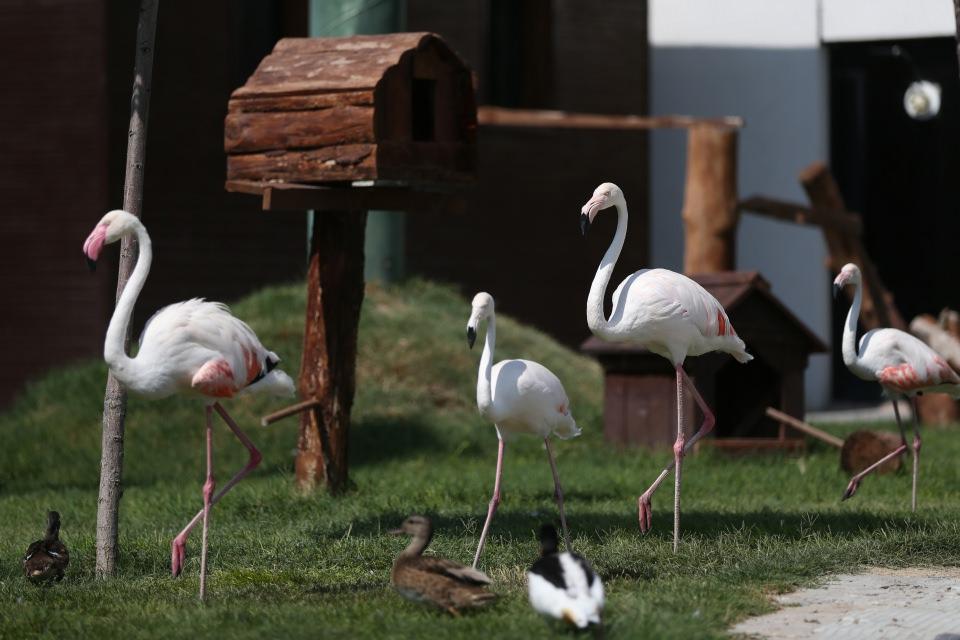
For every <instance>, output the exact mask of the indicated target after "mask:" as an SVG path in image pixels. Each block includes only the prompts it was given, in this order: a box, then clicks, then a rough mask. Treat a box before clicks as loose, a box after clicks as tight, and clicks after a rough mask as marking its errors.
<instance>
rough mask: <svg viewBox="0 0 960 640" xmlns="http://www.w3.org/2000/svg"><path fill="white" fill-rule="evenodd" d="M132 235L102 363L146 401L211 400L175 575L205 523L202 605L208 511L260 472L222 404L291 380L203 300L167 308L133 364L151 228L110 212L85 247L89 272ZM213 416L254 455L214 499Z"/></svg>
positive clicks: (285, 389)
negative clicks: (192, 508)
mask: <svg viewBox="0 0 960 640" xmlns="http://www.w3.org/2000/svg"><path fill="white" fill-rule="evenodd" d="M130 235H134V236H136V238H137V242H138V243H139V245H140V257H139V258H138V259H137V265H136V267H135V268H134V270H133V274H132V275H131V277H130V280H129V282H128V283H127V286H126V287H125V288H124V290H123V294H122V295H121V296H120V300H119V301H118V302H117V306H116V309H115V310H114V312H113V317H112V318H111V319H110V325H109V326H108V327H107V335H106V339H105V341H104V345H103V358H104V360H106V362H107V365H108V366H109V367H110V371H111V373H113V375H114V376H115V377H116V378H117V380H119V381H120V383H122V384H123V386H124V387H126V389H127V390H129V391H131V392H133V393H136V394H138V395H141V396H145V397H147V398H164V397H167V396H170V395H173V394H175V393H189V394H193V395H199V396H201V397H203V398H204V400H205V402H206V455H207V477H206V482H205V483H204V485H203V509H201V510H200V511H199V512H198V513H197V515H196V516H194V518H193V519H192V520H191V521H190V522H189V523H188V524H187V526H186V527H184V529H183V530H182V531H181V532H180V533H179V534H178V535H177V537H176V538H174V539H173V542H172V544H171V571H172V573H173V575H174V576H178V575H180V572H181V570H182V568H183V562H184V559H185V556H186V542H187V536H189V534H190V530H191V529H192V528H193V527H194V526H195V525H196V524H197V522H198V520H200V519H201V518H202V519H203V542H202V550H201V560H200V599H201V600H202V599H204V597H205V595H206V576H207V532H208V522H209V518H210V507H211V506H213V505H214V504H216V503H217V502H218V501H219V500H220V499H221V498H222V497H223V496H224V494H226V493H227V492H228V491H230V489H232V488H233V486H234V485H235V484H237V483H238V482H240V480H242V479H243V478H244V477H245V476H246V475H247V474H249V473H250V472H251V471H253V469H255V468H256V467H257V465H258V464H259V463H260V460H261V458H262V456H261V454H260V451H258V450H257V448H256V447H255V446H254V445H253V442H252V441H251V440H250V438H248V437H247V435H246V434H245V433H244V432H243V431H241V430H240V427H239V426H237V423H236V422H234V420H233V419H232V418H231V417H230V415H229V414H228V413H227V412H226V410H225V409H224V408H223V407H222V406H221V405H220V402H219V401H218V399H219V398H231V397H233V396H237V395H241V394H247V393H271V394H274V395H285V396H290V395H293V392H294V388H293V380H291V379H290V376H288V375H287V374H286V373H284V372H283V371H281V370H279V369H277V368H276V366H277V364H279V362H280V358H279V357H277V354H275V353H273V352H272V351H268V350H267V349H266V348H264V346H263V345H262V344H261V343H260V340H259V339H258V338H257V336H256V334H255V333H254V332H253V330H252V329H251V328H250V327H249V326H247V324H246V323H245V322H243V321H242V320H239V319H237V318H235V317H234V316H233V315H231V313H230V311H229V309H227V307H226V306H225V305H223V304H220V303H218V302H206V301H204V300H202V299H199V298H194V299H192V300H186V301H184V302H178V303H175V304H171V305H168V306H166V307H164V308H162V309H160V310H159V311H157V312H156V313H155V314H154V315H153V317H152V318H150V320H148V321H147V325H146V327H144V329H143V333H142V334H141V336H140V349H139V351H138V352H137V355H136V357H133V358H131V357H130V356H128V355H127V353H126V351H125V349H124V344H123V342H124V336H125V335H126V334H127V327H128V326H129V324H130V318H131V316H132V315H133V306H134V304H135V303H136V301H137V297H138V296H139V295H140V291H141V290H142V289H143V285H144V283H145V282H146V279H147V274H148V273H149V272H150V263H151V261H152V259H153V249H152V245H151V243H150V236H149V235H148V234H147V230H146V228H145V227H144V226H143V224H142V223H141V222H140V220H139V219H137V217H136V216H134V215H132V214H130V213H127V212H126V211H121V210H114V211H110V212H109V213H107V214H106V215H105V216H103V218H101V220H100V222H98V223H97V226H96V227H94V229H93V231H92V232H91V233H90V236H89V237H88V238H87V240H86V242H84V244H83V253H84V255H86V257H87V261H88V263H89V265H90V267H91V269H93V268H95V266H96V261H97V258H98V257H99V256H100V252H101V251H102V249H103V247H104V245H107V244H111V243H113V242H116V241H118V240H120V239H121V238H124V237H127V236H130ZM213 411H216V412H217V413H218V414H219V415H220V417H221V418H222V419H223V421H224V422H225V423H226V424H227V426H228V427H229V428H230V430H231V431H233V433H234V435H236V436H237V438H238V439H239V440H240V442H241V443H243V446H244V447H246V449H247V451H248V452H249V454H250V458H249V461H248V462H247V464H246V465H245V466H244V467H243V468H242V469H241V470H240V471H239V472H238V473H237V474H236V475H235V476H234V477H233V478H232V479H231V480H230V481H229V482H228V483H227V484H226V485H225V486H224V487H223V488H222V489H221V490H220V491H219V492H218V493H217V494H216V495H214V489H215V488H216V483H215V481H214V476H213Z"/></svg>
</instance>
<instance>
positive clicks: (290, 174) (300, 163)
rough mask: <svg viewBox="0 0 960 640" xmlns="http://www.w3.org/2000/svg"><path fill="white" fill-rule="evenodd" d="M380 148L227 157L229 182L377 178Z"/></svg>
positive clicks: (356, 146) (355, 146) (368, 146)
mask: <svg viewBox="0 0 960 640" xmlns="http://www.w3.org/2000/svg"><path fill="white" fill-rule="evenodd" d="M375 151H376V145H372V144H348V145H343V146H336V147H323V148H321V149H312V150H310V151H272V152H265V153H243V154H238V155H230V156H227V179H228V180H261V181H270V180H281V181H288V182H322V181H337V180H363V179H368V180H370V179H373V178H374V177H376V164H377V163H376V154H375Z"/></svg>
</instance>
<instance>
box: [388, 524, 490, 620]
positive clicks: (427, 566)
mask: <svg viewBox="0 0 960 640" xmlns="http://www.w3.org/2000/svg"><path fill="white" fill-rule="evenodd" d="M390 533H391V534H393V535H403V534H407V535H411V536H413V540H411V541H410V544H409V545H407V548H406V549H404V550H403V552H402V553H401V554H400V555H399V556H397V559H396V560H395V561H394V562H393V571H391V572H390V583H391V584H392V585H393V588H394V589H396V590H397V591H398V592H399V593H400V595H402V596H403V597H404V598H407V599H409V600H413V601H415V602H428V603H432V604H435V605H436V606H438V607H440V608H441V609H445V610H446V611H448V612H449V613H451V614H452V615H455V616H456V615H460V612H459V609H464V608H467V607H482V606H483V605H485V604H489V603H491V602H493V601H494V600H496V598H497V596H496V594H494V593H490V592H489V591H487V589H486V587H485V585H488V584H490V578H489V577H488V576H487V574H485V573H483V572H482V571H477V570H476V569H471V568H470V567H465V566H463V565H462V564H458V563H456V562H453V561H451V560H444V559H443V558H437V557H434V556H424V555H422V554H423V550H424V549H426V548H427V545H428V544H430V539H431V538H432V537H433V526H432V525H431V524H430V519H429V518H426V517H424V516H416V515H414V516H410V517H409V518H407V519H406V520H404V521H403V525H402V526H401V527H400V528H399V529H394V530H393V531H391V532H390Z"/></svg>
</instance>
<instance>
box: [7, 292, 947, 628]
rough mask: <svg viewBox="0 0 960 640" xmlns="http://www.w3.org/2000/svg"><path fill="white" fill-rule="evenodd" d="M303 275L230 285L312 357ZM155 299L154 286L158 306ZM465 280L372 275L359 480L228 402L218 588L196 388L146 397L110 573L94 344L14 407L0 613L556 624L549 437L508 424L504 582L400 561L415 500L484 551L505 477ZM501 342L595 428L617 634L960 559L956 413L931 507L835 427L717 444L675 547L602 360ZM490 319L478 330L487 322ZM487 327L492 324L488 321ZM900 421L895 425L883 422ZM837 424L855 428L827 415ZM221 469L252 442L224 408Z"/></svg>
mask: <svg viewBox="0 0 960 640" xmlns="http://www.w3.org/2000/svg"><path fill="white" fill-rule="evenodd" d="M303 307H304V300H303V286H302V285H301V284H296V285H291V286H287V287H279V288H275V289H270V290H267V291H264V292H262V293H260V294H258V295H255V296H252V297H250V298H248V299H246V300H243V301H242V302H240V303H238V304H236V305H235V307H234V310H235V312H236V313H237V314H238V315H239V316H241V317H243V318H245V319H247V320H248V321H249V322H250V324H251V325H252V326H253V327H254V329H255V330H256V331H257V332H258V333H259V335H260V337H261V338H262V339H263V341H264V343H265V344H266V345H267V346H268V347H270V348H271V349H273V350H275V351H276V352H278V353H279V354H280V355H281V357H284V358H285V362H284V365H283V366H284V368H285V369H286V370H287V371H288V372H291V373H293V374H294V375H296V372H297V371H298V369H299V362H298V351H299V346H300V340H301V331H302V329H301V323H302V318H303ZM145 311H146V310H144V312H145ZM469 311H470V307H469V303H468V302H467V301H466V300H464V299H462V298H460V297H459V296H458V295H456V294H455V293H453V292H452V291H451V290H450V289H447V288H444V287H440V286H437V285H432V284H428V283H424V282H418V281H413V282H410V283H407V284H405V285H403V286H400V287H397V288H392V289H387V290H384V289H376V288H370V289H368V293H367V299H366V302H365V304H364V311H363V316H362V321H361V330H360V359H359V365H358V366H359V369H358V379H357V387H358V391H357V398H356V404H355V406H354V414H353V415H354V426H353V431H352V434H351V444H350V446H351V451H350V457H351V478H352V481H353V484H354V486H353V488H352V490H351V491H350V492H349V493H348V495H346V496H344V497H340V498H332V497H330V496H328V495H326V494H324V493H322V492H320V493H318V494H316V495H312V496H303V495H300V494H298V493H297V492H296V491H295V490H294V488H293V482H292V471H291V470H292V463H293V448H294V447H295V443H296V433H297V423H296V420H288V421H284V422H280V423H277V424H275V425H273V426H272V427H270V428H269V429H262V428H260V427H259V426H258V425H259V420H258V418H259V416H261V415H263V414H264V413H266V412H268V411H269V410H272V409H274V408H277V407H278V406H280V405H281V404H282V401H281V402H276V401H275V400H270V399H257V398H249V399H240V400H237V401H233V402H231V403H229V404H228V405H227V407H228V410H230V411H231V412H232V413H233V415H234V417H235V418H237V420H238V422H239V423H240V425H241V426H243V427H246V428H247V429H248V432H249V433H250V434H251V436H252V437H253V439H254V440H255V442H257V443H258V444H259V445H260V446H261V448H262V451H263V453H264V463H263V465H262V466H261V468H260V469H259V470H258V471H257V472H256V473H255V474H254V475H253V476H251V478H250V479H248V480H247V481H245V482H243V483H242V484H240V485H239V486H238V487H237V488H236V489H235V490H234V491H233V492H232V493H231V494H230V495H228V496H227V497H226V498H225V499H224V500H223V502H222V503H220V504H219V505H217V506H216V507H215V508H214V510H213V516H212V530H211V537H210V540H211V567H212V568H211V580H210V585H209V590H210V596H211V597H210V600H209V603H208V604H207V605H200V604H199V603H198V602H197V600H196V593H197V586H198V585H197V582H198V580H197V575H198V571H199V528H198V529H197V530H196V532H195V534H194V536H193V537H192V538H191V541H190V543H189V544H188V547H187V552H188V559H187V565H186V569H185V571H184V577H183V578H182V579H179V580H173V579H171V578H170V576H169V573H168V571H169V561H170V546H169V543H170V540H171V538H173V536H174V535H175V534H176V532H177V531H179V529H180V528H181V527H182V526H183V524H184V523H185V522H186V520H187V519H188V518H189V517H190V516H191V515H192V514H193V513H194V512H195V511H196V509H198V508H199V507H200V506H201V497H200V486H201V483H202V478H203V473H204V471H203V458H202V446H203V410H202V405H201V404H200V403H199V402H198V401H196V400H185V399H169V400H163V401H154V402H150V401H144V400H140V399H136V398H134V399H132V400H131V402H130V407H129V413H128V420H127V434H126V461H125V469H124V477H125V482H126V490H125V494H124V498H123V502H122V507H121V521H120V527H121V529H120V531H121V546H122V559H121V569H120V574H119V576H118V578H117V579H115V580H110V581H105V582H100V581H96V580H95V579H94V577H93V566H94V529H95V521H96V503H97V483H98V478H99V472H98V468H99V458H100V454H99V450H100V412H101V405H102V398H103V382H104V375H105V368H104V366H103V365H102V364H101V363H99V362H91V363H81V364H79V365H77V366H74V367H72V368H69V369H64V370H61V371H57V372H54V373H52V374H51V375H49V376H48V377H46V378H44V379H43V380H40V381H38V382H36V383H35V384H33V385H31V386H30V388H29V389H28V390H27V392H26V393H25V394H24V395H23V397H22V398H21V399H20V401H19V402H18V403H17V404H16V405H15V406H14V407H12V408H11V409H10V410H9V411H7V412H6V413H3V414H0V637H2V638H33V637H57V638H77V637H103V638H106V637H122V638H155V637H174V636H175V637H188V636H195V635H209V636H213V635H216V636H218V637H230V638H254V637H282V638H358V637H376V638H416V637H431V636H436V637H443V638H445V639H447V640H452V639H454V638H480V637H488V638H489V637H497V638H500V637H528V638H529V637H545V636H549V635H551V633H552V631H551V628H550V627H548V626H547V625H546V623H545V622H544V621H543V620H541V619H540V618H538V617H537V616H536V615H535V614H534V613H533V612H532V610H531V609H530V608H529V606H528V604H527V602H526V588H525V577H524V572H525V569H526V567H527V566H528V565H529V564H530V563H531V562H532V561H533V560H534V558H535V556H536V553H537V544H536V540H535V535H534V534H535V531H536V529H537V528H538V526H539V524H540V523H541V522H543V521H545V520H551V519H553V518H555V515H556V510H555V505H554V502H553V495H552V481H551V478H550V469H549V467H548V465H547V461H546V457H545V454H544V451H543V446H542V443H538V442H536V441H534V440H532V439H531V440H525V441H524V440H519V441H516V442H515V443H513V442H512V443H510V444H508V446H507V451H506V457H505V463H504V469H505V470H504V493H503V497H504V501H503V503H502V505H501V507H500V512H499V514H498V517H497V519H496V520H495V521H494V524H493V528H492V535H491V538H490V540H489V543H488V546H487V550H486V552H485V555H484V558H483V560H482V561H481V563H482V568H484V569H485V570H486V571H487V572H488V573H489V574H490V575H491V577H493V579H494V581H495V590H496V591H497V592H499V593H500V594H502V598H501V600H500V601H499V602H498V603H497V604H496V605H495V606H493V607H492V608H490V609H488V610H486V611H483V612H477V613H474V614H468V615H464V616H463V617H461V618H452V617H450V616H448V615H446V614H444V613H441V612H438V611H435V610H432V609H428V608H424V607H420V606H416V605H414V604H411V603H408V602H406V601H404V600H402V599H401V598H400V597H399V596H398V595H397V594H395V593H393V592H392V591H391V590H390V589H389V587H388V586H387V585H388V580H389V571H390V564H391V561H392V559H393V557H394V556H395V555H396V554H397V553H398V552H399V550H400V549H401V548H402V547H403V546H404V544H405V541H404V540H401V539H397V538H393V537H390V536H387V535H385V534H384V532H385V530H387V529H389V528H392V527H395V526H397V525H399V523H400V522H401V520H402V519H403V518H404V517H405V516H406V515H408V514H410V513H413V512H419V513H423V514H426V515H429V516H431V517H432V518H433V519H434V523H435V527H436V535H435V537H434V543H433V544H432V546H431V548H432V549H433V551H434V552H435V553H438V554H442V555H443V556H446V557H449V558H452V559H456V560H460V561H462V562H465V563H468V562H469V561H470V560H471V559H472V556H473V550H474V545H475V543H476V539H477V536H478V534H479V529H480V526H481V525H482V523H483V522H482V521H483V517H484V515H485V513H486V506H487V501H488V500H489V497H490V491H491V488H492V482H493V471H494V462H495V457H496V436H495V434H494V430H493V427H492V425H490V424H486V423H485V421H484V420H483V419H482V418H481V417H480V416H479V415H478V414H477V411H476V407H475V405H474V397H475V393H474V384H475V375H476V365H477V362H478V359H479V356H480V354H479V348H475V349H474V350H473V351H469V350H468V349H467V346H466V340H465V337H464V328H465V325H466V320H467V317H468V315H469ZM499 319H500V320H501V322H500V324H499V327H498V329H499V332H498V338H499V344H498V356H499V357H500V358H503V357H529V358H533V359H537V360H539V361H541V362H543V363H544V364H545V365H547V366H548V367H550V368H551V369H552V370H553V371H554V372H555V373H557V375H558V376H559V377H560V378H561V380H563V381H564V384H565V386H566V388H567V391H568V393H569V394H570V396H571V399H572V405H573V411H574V415H575V416H576V417H577V420H578V422H579V424H580V425H581V426H582V427H583V431H584V435H583V436H582V437H580V438H578V439H576V440H572V441H568V442H558V443H557V444H556V447H555V450H556V452H557V455H558V465H559V469H560V475H561V479H562V480H563V483H564V487H565V490H566V495H567V513H568V518H569V522H570V526H571V532H572V534H573V535H574V539H575V540H574V544H575V547H576V548H577V550H578V551H580V552H581V553H583V554H584V555H586V556H587V557H588V558H590V559H591V560H592V561H593V563H594V565H595V567H596V569H597V570H598V572H599V573H600V574H601V576H602V577H603V579H604V580H605V582H606V584H607V594H608V606H607V610H606V619H607V637H608V638H637V637H656V638H668V637H677V638H709V637H719V636H723V635H724V634H725V629H726V628H727V627H728V625H730V624H731V623H733V622H735V621H737V620H739V619H741V618H743V617H745V616H748V615H751V614H756V613H761V612H764V611H769V610H771V605H770V604H769V600H768V597H769V595H770V594H771V593H774V592H779V591H783V590H788V589H792V588H793V587H795V586H797V585H803V584H810V583H811V582H814V581H816V580H817V579H818V578H820V577H822V576H825V575H827V574H829V573H831V572H836V571H841V570H850V569H855V568H856V567H858V566H862V565H867V564H872V565H889V566H900V565H907V564H929V565H958V564H960V466H958V465H957V460H958V458H960V437H958V435H957V433H956V431H955V430H935V429H926V430H925V439H924V448H923V452H924V458H923V469H922V472H921V480H920V495H919V501H920V510H919V511H918V512H917V514H915V515H914V514H911V513H910V512H909V497H910V495H909V494H910V479H909V474H908V473H900V474H897V475H893V476H881V477H876V478H868V479H867V480H866V481H865V482H864V483H863V484H862V486H861V489H860V491H859V493H858V494H857V496H856V497H855V498H854V499H853V500H851V501H848V502H846V503H843V504H841V503H840V501H839V498H840V495H841V494H842V492H843V489H844V488H845V486H846V481H847V478H846V476H845V475H844V474H843V473H842V472H841V471H840V469H839V468H838V455H837V453H836V452H835V451H834V450H828V449H826V448H821V447H819V446H817V445H811V447H810V449H809V451H808V453H807V454H806V455H803V456H802V457H787V456H777V455H767V456H762V457H760V456H756V457H740V458H734V459H731V458H728V457H724V456H722V455H719V454H715V453H711V452H705V453H702V454H699V455H697V456H695V457H692V458H690V459H689V462H688V465H687V466H685V474H684V497H683V498H684V503H683V504H684V516H683V520H682V536H683V537H682V541H681V548H680V553H679V554H677V555H674V554H673V553H671V534H672V491H673V489H672V483H671V482H669V481H668V482H666V483H664V486H663V487H662V488H661V493H660V494H659V495H658V496H657V497H656V498H655V500H654V530H653V532H652V533H651V534H650V535H647V536H641V535H640V533H639V530H638V527H637V511H636V497H637V495H638V494H639V493H640V492H641V491H642V490H643V489H644V488H645V487H646V486H647V484H648V483H649V482H651V481H652V480H653V478H654V477H655V476H656V474H657V472H658V471H659V470H660V468H661V467H662V465H663V463H664V462H665V460H666V458H667V456H668V452H667V451H666V450H664V451H661V452H656V453H653V454H651V453H647V452H626V453H622V452H618V451H615V450H613V449H612V448H610V447H607V446H606V445H605V444H604V443H603V440H602V436H601V433H600V432H601V409H600V402H601V395H602V383H601V376H600V370H599V368H598V367H597V366H596V364H594V363H593V362H591V361H589V360H586V359H584V358H582V357H580V356H578V355H575V354H573V353H571V352H569V351H567V350H565V349H563V348H561V347H559V346H557V345H556V344H555V343H554V342H552V341H551V340H549V339H548V338H546V337H544V336H543V335H542V334H539V333H537V332H535V331H533V330H530V329H528V328H525V327H522V326H520V325H518V324H517V323H515V322H512V321H510V320H509V319H508V318H505V317H503V316H501V317H500V318H499ZM478 343H479V341H478ZM478 346H479V345H478ZM879 426H881V427H882V428H890V429H892V428H893V426H892V425H879ZM832 431H833V432H835V433H841V434H842V430H841V429H839V428H837V429H832ZM215 445H216V449H215V460H216V464H217V470H218V478H219V480H220V481H221V482H224V481H226V479H227V478H229V477H230V475H232V473H233V471H234V470H235V469H237V468H239V467H240V466H242V464H243V463H244V461H245V455H244V454H245V450H244V449H243V448H242V447H241V446H240V444H239V443H238V442H236V440H235V439H233V437H232V436H231V435H230V433H229V431H228V430H227V429H226V428H225V427H222V426H219V427H218V428H217V432H216V443H215ZM47 509H57V510H59V511H60V512H61V514H62V516H63V530H62V539H63V540H64V542H65V543H66V544H67V546H68V547H69V549H70V553H71V558H72V560H71V564H70V567H69V569H68V572H67V578H66V579H65V580H64V581H63V582H62V583H60V584H58V585H55V586H54V587H52V588H49V589H44V588H37V587H34V586H32V585H30V584H28V583H27V582H26V581H25V580H24V579H23V577H22V575H21V568H20V558H21V556H22V553H23V551H24V550H25V549H26V546H27V544H28V543H29V542H31V541H32V540H35V539H36V538H38V537H39V536H40V534H41V532H42V528H43V525H44V522H45V512H46V510H47Z"/></svg>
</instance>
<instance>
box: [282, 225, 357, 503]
mask: <svg viewBox="0 0 960 640" xmlns="http://www.w3.org/2000/svg"><path fill="white" fill-rule="evenodd" d="M366 222H367V214H366V212H365V211H359V212H319V211H318V212H317V214H316V217H315V218H314V224H313V238H312V241H311V248H310V267H309V270H308V272H307V321H306V327H307V329H306V333H305V334H304V337H303V364H302V365H301V368H300V381H299V391H300V397H301V398H304V399H305V400H307V399H315V400H316V401H317V405H316V406H313V407H311V408H309V409H308V410H306V411H304V412H303V413H302V414H301V417H300V440H299V443H298V452H297V462H296V478H297V484H298V485H299V486H300V487H301V488H302V489H304V490H308V491H309V490H312V489H313V488H314V487H316V485H317V484H320V483H322V484H324V485H326V487H327V488H328V489H329V490H330V491H331V492H333V493H339V492H342V491H343V490H344V489H345V488H346V486H347V440H348V432H349V429H350V408H351V406H352V405H353V392H354V386H355V382H356V376H355V369H356V359H357V328H358V324H359V321H360V306H361V305H362V303H363V240H364V228H365V226H366Z"/></svg>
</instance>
